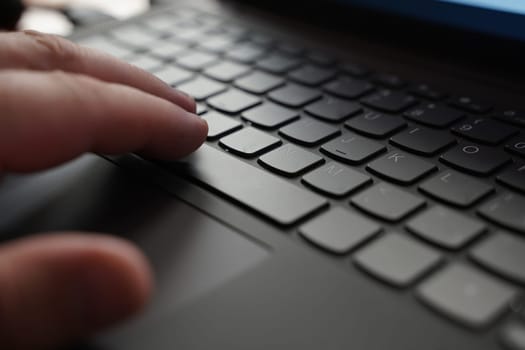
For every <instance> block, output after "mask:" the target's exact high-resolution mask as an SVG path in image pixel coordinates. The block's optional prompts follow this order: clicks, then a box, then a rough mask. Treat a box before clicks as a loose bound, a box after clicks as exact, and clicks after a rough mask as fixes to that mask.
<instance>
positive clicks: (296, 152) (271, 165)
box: [259, 144, 324, 177]
mask: <svg viewBox="0 0 525 350" xmlns="http://www.w3.org/2000/svg"><path fill="white" fill-rule="evenodd" d="M323 162H324V160H323V158H322V157H319V156H318V155H317V154H315V153H312V152H308V151H305V150H304V149H302V148H299V147H297V146H295V145H292V144H286V145H284V146H281V147H279V148H277V149H276V150H273V151H271V152H269V153H266V154H265V155H263V156H262V157H260V158H259V163H260V164H261V165H263V166H265V167H266V168H268V169H270V170H272V171H275V172H276V173H278V174H281V175H285V176H289V177H293V176H297V175H299V174H301V173H303V172H306V171H308V170H310V169H312V168H314V167H316V166H317V165H319V164H321V163H323Z"/></svg>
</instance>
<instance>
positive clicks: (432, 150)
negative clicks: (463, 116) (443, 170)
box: [390, 127, 456, 156]
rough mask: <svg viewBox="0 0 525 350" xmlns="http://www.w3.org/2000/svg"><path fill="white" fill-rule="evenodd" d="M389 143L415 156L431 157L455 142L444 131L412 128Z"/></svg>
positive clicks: (394, 137)
mask: <svg viewBox="0 0 525 350" xmlns="http://www.w3.org/2000/svg"><path fill="white" fill-rule="evenodd" d="M390 142H392V143H393V144H394V145H396V146H398V147H401V148H404V149H406V150H408V151H411V152H413V153H416V154H421V155H424V156H433V155H435V154H437V153H438V152H439V151H441V150H443V149H445V148H446V147H448V146H450V145H453V144H454V143H455V142H456V140H455V139H454V137H452V135H450V134H449V133H448V132H446V131H437V130H432V129H429V128H424V127H414V128H410V129H408V130H406V131H404V132H401V133H398V134H397V135H395V136H393V137H392V138H391V139H390Z"/></svg>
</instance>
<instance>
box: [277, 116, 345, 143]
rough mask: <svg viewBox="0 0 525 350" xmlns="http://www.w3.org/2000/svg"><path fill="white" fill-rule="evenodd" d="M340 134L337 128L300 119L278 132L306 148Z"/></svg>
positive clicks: (315, 121)
mask: <svg viewBox="0 0 525 350" xmlns="http://www.w3.org/2000/svg"><path fill="white" fill-rule="evenodd" d="M340 133H341V132H340V131H339V128H337V127H334V126H332V125H329V124H326V123H322V122H318V121H317V120H313V119H305V118H303V119H301V120H298V121H296V122H293V123H291V124H288V125H286V126H283V127H282V128H281V129H280V130H279V134H281V135H283V136H284V137H286V138H288V139H290V140H292V141H295V142H297V143H300V144H304V145H307V146H314V145H316V144H319V143H321V142H323V141H326V140H328V139H330V138H332V137H334V136H336V135H338V134H340Z"/></svg>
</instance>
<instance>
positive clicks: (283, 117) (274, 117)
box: [242, 102, 299, 129]
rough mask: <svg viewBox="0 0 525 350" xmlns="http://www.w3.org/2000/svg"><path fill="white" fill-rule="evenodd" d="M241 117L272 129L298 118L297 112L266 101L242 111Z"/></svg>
mask: <svg viewBox="0 0 525 350" xmlns="http://www.w3.org/2000/svg"><path fill="white" fill-rule="evenodd" d="M242 117H243V118H244V119H246V120H248V121H249V122H251V123H252V124H254V125H257V126H259V127H263V128H268V129H272V128H277V127H279V126H281V125H283V124H286V123H288V122H291V121H292V120H295V119H297V118H299V114H298V113H297V112H296V111H293V110H291V109H288V108H285V107H281V106H278V105H275V104H273V103H271V102H267V103H264V104H263V105H262V106H258V107H255V108H252V109H250V110H248V111H246V112H244V113H243V114H242Z"/></svg>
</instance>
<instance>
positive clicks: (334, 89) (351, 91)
mask: <svg viewBox="0 0 525 350" xmlns="http://www.w3.org/2000/svg"><path fill="white" fill-rule="evenodd" d="M324 90H325V91H326V92H328V93H329V94H332V95H335V96H338V97H342V98H348V99H354V98H358V97H361V96H363V95H365V94H367V93H369V92H371V91H372V90H374V87H373V86H372V84H370V83H368V82H366V81H364V80H358V79H353V78H350V77H341V78H338V79H337V80H334V81H333V82H330V83H328V84H326V85H325V86H324Z"/></svg>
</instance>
